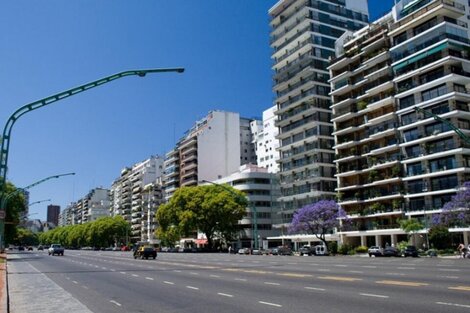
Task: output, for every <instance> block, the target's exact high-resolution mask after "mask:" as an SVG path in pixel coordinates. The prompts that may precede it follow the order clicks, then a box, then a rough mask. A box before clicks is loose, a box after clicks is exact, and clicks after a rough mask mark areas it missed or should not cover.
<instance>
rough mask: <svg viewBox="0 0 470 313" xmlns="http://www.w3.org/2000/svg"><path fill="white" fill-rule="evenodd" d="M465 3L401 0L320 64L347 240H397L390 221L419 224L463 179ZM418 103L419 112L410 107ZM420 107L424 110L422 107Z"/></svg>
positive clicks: (469, 80)
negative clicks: (349, 223)
mask: <svg viewBox="0 0 470 313" xmlns="http://www.w3.org/2000/svg"><path fill="white" fill-rule="evenodd" d="M466 11H468V3H467V2H466V1H463V0H462V1H451V0H431V1H430V0H414V1H409V0H403V1H400V2H399V3H397V5H395V6H394V7H393V9H392V11H391V12H390V14H388V15H386V16H384V17H383V18H381V19H379V20H377V21H375V22H373V23H371V24H370V25H369V26H368V27H366V28H363V29H361V30H360V31H358V32H356V33H348V34H345V35H344V36H343V37H341V38H340V39H339V40H338V41H337V57H336V58H334V59H333V60H332V63H331V65H330V67H329V69H330V71H331V76H332V78H331V80H330V81H331V96H332V100H333V101H332V102H333V103H332V109H333V122H334V124H335V132H334V135H335V139H336V145H335V150H336V159H335V162H336V164H337V170H338V172H337V175H336V176H337V179H338V189H337V191H338V193H339V199H340V205H341V206H342V207H343V208H344V209H345V210H346V211H347V213H348V215H349V216H350V217H351V218H352V220H353V229H352V230H349V231H344V232H340V234H341V235H342V236H343V238H342V240H344V241H347V242H348V243H352V244H356V245H359V244H361V245H381V246H383V245H385V244H386V243H389V244H396V243H397V242H399V241H401V240H404V239H406V234H405V232H404V231H403V230H401V229H400V226H399V224H398V221H399V219H401V218H403V217H404V216H407V217H411V216H413V217H416V218H418V219H419V220H421V221H422V222H423V224H424V225H425V226H427V227H429V226H430V222H429V221H430V217H431V214H436V213H439V212H440V209H441V208H442V206H443V204H444V203H445V202H447V201H449V200H450V197H451V196H452V195H453V194H455V192H456V191H457V190H458V188H459V186H460V185H461V184H462V183H463V182H464V181H466V180H468V178H469V175H468V172H469V171H470V163H469V160H470V158H469V157H470V155H469V154H470V150H469V149H468V148H469V147H470V145H469V144H467V143H465V142H464V141H463V140H462V139H461V138H460V137H459V136H458V134H457V133H456V132H455V131H454V130H453V129H452V127H451V126H450V124H448V123H445V122H441V121H439V120H435V119H434V118H433V117H432V115H433V114H434V116H437V117H438V118H441V119H444V120H446V121H447V122H450V123H451V124H452V125H454V126H455V127H458V128H459V129H460V130H462V131H464V132H466V131H469V130H470V109H469V105H468V103H469V99H470V98H469V96H468V94H469V93H468V91H467V88H468V87H469V86H470V74H469V72H470V62H469V60H470V57H469V56H470V55H469V51H470V41H469V33H468V24H467V22H468V19H467V17H466ZM417 108H418V109H417ZM420 109H423V110H425V111H426V112H429V113H423V112H421V110H420Z"/></svg>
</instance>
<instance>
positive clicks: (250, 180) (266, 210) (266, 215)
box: [214, 164, 280, 249]
mask: <svg viewBox="0 0 470 313" xmlns="http://www.w3.org/2000/svg"><path fill="white" fill-rule="evenodd" d="M276 182H277V180H276V179H275V174H273V173H269V172H268V170H267V169H265V168H262V167H259V166H257V165H253V164H245V165H242V166H241V167H240V168H239V170H238V171H236V172H234V173H232V174H231V175H228V176H227V177H224V178H221V179H218V180H215V181H214V183H216V184H228V185H230V186H232V187H233V188H235V189H238V190H240V191H242V192H244V193H245V194H246V196H247V198H248V207H247V208H246V216H245V217H244V218H243V219H242V220H240V221H239V224H238V226H239V239H238V241H237V242H236V243H233V244H232V248H234V249H237V248H253V247H254V246H255V243H254V241H255V240H258V247H260V248H262V247H263V243H264V244H265V246H266V248H267V241H266V239H267V237H272V236H278V235H279V234H280V230H279V229H275V228H273V227H272V226H273V224H274V222H275V220H276V218H277V216H278V211H279V206H278V205H277V198H278V197H279V184H276ZM255 213H256V225H257V228H255V227H254V225H255Z"/></svg>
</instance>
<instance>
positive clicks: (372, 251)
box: [367, 246, 384, 257]
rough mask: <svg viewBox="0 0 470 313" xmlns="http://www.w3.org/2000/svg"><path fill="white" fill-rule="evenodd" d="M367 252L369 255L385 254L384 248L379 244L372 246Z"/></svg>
mask: <svg viewBox="0 0 470 313" xmlns="http://www.w3.org/2000/svg"><path fill="white" fill-rule="evenodd" d="M367 253H369V257H371V256H376V257H377V256H383V255H384V250H383V249H382V248H381V247H379V246H372V247H370V248H369V249H368V250H367Z"/></svg>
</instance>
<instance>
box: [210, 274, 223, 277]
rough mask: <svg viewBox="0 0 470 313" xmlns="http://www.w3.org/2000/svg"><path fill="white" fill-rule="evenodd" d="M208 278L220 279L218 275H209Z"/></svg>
mask: <svg viewBox="0 0 470 313" xmlns="http://www.w3.org/2000/svg"><path fill="white" fill-rule="evenodd" d="M209 276H210V277H215V278H220V276H219V275H212V274H211V275H209Z"/></svg>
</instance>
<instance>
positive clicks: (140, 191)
mask: <svg viewBox="0 0 470 313" xmlns="http://www.w3.org/2000/svg"><path fill="white" fill-rule="evenodd" d="M163 164H164V159H163V158H162V157H160V156H151V157H150V158H148V159H146V160H144V161H142V162H139V163H136V164H134V165H133V166H132V167H127V168H124V169H123V170H122V171H121V176H120V177H119V178H118V179H116V180H115V181H114V182H113V184H112V187H111V191H110V197H111V199H110V206H109V210H110V214H111V216H117V215H119V216H122V217H123V218H124V219H125V220H126V221H127V222H128V223H129V224H130V225H131V234H129V237H130V239H131V240H132V241H133V242H138V241H148V239H149V236H148V235H149V234H148V231H149V230H155V223H154V216H155V212H156V210H157V208H158V205H160V204H161V203H162V201H163V199H162V191H161V189H162V187H161V178H162V176H163ZM149 186H150V187H149ZM146 188H147V189H146ZM149 188H151V190H150V189H149ZM149 190H150V191H149ZM149 192H150V195H149ZM149 199H150V201H149ZM149 205H150V207H149ZM149 209H150V211H149ZM149 217H150V222H149V220H148V218H149ZM152 235H153V232H152ZM150 237H152V236H150ZM152 238H153V237H152Z"/></svg>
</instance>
